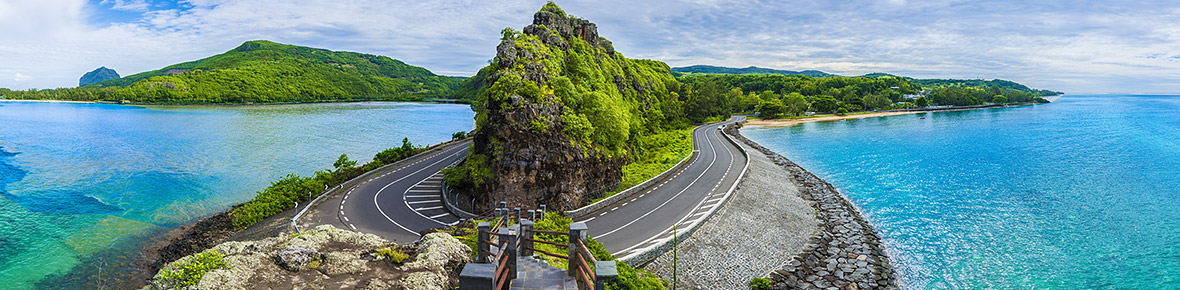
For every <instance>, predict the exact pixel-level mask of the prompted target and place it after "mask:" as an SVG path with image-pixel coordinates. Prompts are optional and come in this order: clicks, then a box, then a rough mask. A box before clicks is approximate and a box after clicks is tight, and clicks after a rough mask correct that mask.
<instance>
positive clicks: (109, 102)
mask: <svg viewBox="0 0 1180 290" xmlns="http://www.w3.org/2000/svg"><path fill="white" fill-rule="evenodd" d="M443 100H446V99H355V100H352V99H350V100H339V101H313V102H285V103H121V102H111V101H72V100H14V99H0V103H4V102H31V103H37V102H43V103H70V104H110V105H124V106H280V105H311V104H337V103H368V102H389V103H429V104H469V103H466V102H462V101H459V100H451V101H443Z"/></svg>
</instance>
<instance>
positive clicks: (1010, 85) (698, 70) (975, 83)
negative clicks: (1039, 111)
mask: <svg viewBox="0 0 1180 290" xmlns="http://www.w3.org/2000/svg"><path fill="white" fill-rule="evenodd" d="M672 71H673V72H678V73H682V75H678V77H685V76H689V75H691V74H778V75H805V76H809V77H814V78H825V77H839V75H834V74H829V73H826V72H822V71H817V70H804V71H791V70H778V69H771V68H761V67H756V66H751V67H746V68H732V67H722V66H711V65H694V66H686V67H674V68H672ZM860 77H862V78H880V77H896V78H902V79H906V80H909V81H910V82H913V83H915V84H917V85H919V86H922V87H923V88H928V89H936V88H980V89H986V88H990V87H996V88H1002V89H1010V90H1016V91H1021V92H1028V93H1031V94H1033V95H1035V96H1054V95H1060V94H1064V93H1062V92H1057V91H1051V90H1040V89H1033V88H1029V87H1028V86H1025V85H1022V84H1020V83H1017V82H1014V81H1009V80H1001V79H993V80H981V79H964V80H960V79H915V78H911V77H906V76H897V75H892V74H887V73H879V72H878V73H870V74H866V75H862V76H860Z"/></svg>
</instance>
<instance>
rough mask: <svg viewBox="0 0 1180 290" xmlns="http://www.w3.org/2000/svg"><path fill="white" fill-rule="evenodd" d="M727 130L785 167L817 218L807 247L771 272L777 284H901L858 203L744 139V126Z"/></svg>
mask: <svg viewBox="0 0 1180 290" xmlns="http://www.w3.org/2000/svg"><path fill="white" fill-rule="evenodd" d="M899 113H901V112H899ZM907 113H908V112H907ZM903 114H905V113H903ZM726 131H728V133H730V134H732V135H733V136H734V137H736V139H738V140H740V141H741V142H743V143H745V144H746V145H748V146H750V147H752V148H754V149H755V150H756V151H758V152H761V153H762V154H764V155H765V156H766V157H767V158H769V159H770V160H771V161H773V162H774V164H775V165H778V166H779V168H781V169H782V170H784V171H786V172H787V173H788V175H789V176H790V179H791V180H790V181H791V182H792V183H794V185H795V186H796V187H797V189H798V193H799V196H800V197H802V198H803V199H805V200H807V201H809V202H811V205H812V207H813V209H814V210H815V212H814V217H815V219H816V220H817V221H818V222H819V230H818V231H816V232H815V233H813V234H812V235H811V236H810V237H809V238H808V241H807V243H806V244H805V245H804V246H803V250H802V251H801V252H798V253H794V255H793V256H792V257H791V258H790V259H789V260H787V261H784V263H783V264H782V266H780V267H778V268H779V269H777V270H774V271H771V272H770V273H769V276H770V279H771V281H772V282H773V283H774V288H775V289H826V288H827V289H830V288H829V287H835V288H837V289H898V288H899V282H898V279H897V277H896V276H895V275H894V271H893V264H892V262H891V261H892V259H891V258H890V257H889V255H888V254H887V251H886V250H885V248H884V245H883V244H882V242H881V238H880V237H879V236H878V235H877V231H876V229H875V228H874V227H873V226H872V224H870V223H869V222H868V220H866V219H865V218H864V215H863V214H862V213H861V211H860V209H859V208H858V207H856V205H855V204H853V203H852V202H850V201H849V200H848V199H847V198H846V197H845V196H844V195H843V194H842V193H840V191H839V190H837V189H836V188H835V187H834V186H832V185H831V184H829V183H828V182H827V181H824V180H823V179H822V178H819V177H818V176H816V175H815V174H812V173H811V172H810V171H807V169H804V168H802V167H800V166H799V165H797V164H795V163H794V162H792V161H790V160H788V159H787V158H786V157H783V156H782V155H779V154H778V153H776V152H774V151H771V150H770V149H768V148H766V147H763V146H762V145H760V144H758V143H757V142H754V141H753V140H750V139H749V138H746V137H745V136H743V135H742V134H741V130H740V128H730V129H727V130H726Z"/></svg>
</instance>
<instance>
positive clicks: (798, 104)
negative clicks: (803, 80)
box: [783, 93, 807, 116]
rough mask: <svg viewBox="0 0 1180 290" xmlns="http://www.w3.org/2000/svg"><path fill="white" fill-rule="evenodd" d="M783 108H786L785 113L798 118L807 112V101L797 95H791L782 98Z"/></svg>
mask: <svg viewBox="0 0 1180 290" xmlns="http://www.w3.org/2000/svg"><path fill="white" fill-rule="evenodd" d="M783 106H784V107H786V108H785V109H786V113H789V114H791V115H795V116H799V115H802V114H803V112H805V111H807V99H805V98H803V95H801V94H799V93H791V94H789V95H786V96H784V97H783Z"/></svg>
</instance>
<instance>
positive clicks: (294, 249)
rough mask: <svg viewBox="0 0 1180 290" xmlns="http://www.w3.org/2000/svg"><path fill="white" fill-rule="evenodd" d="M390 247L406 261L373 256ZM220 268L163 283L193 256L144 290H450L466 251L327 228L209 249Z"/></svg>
mask: <svg viewBox="0 0 1180 290" xmlns="http://www.w3.org/2000/svg"><path fill="white" fill-rule="evenodd" d="M381 248H391V249H396V250H398V251H401V252H402V253H405V254H408V255H409V258H407V259H406V260H404V261H402V262H401V263H394V262H392V261H390V260H388V259H385V258H383V257H382V256H379V255H375V254H374V253H376V252H377V250H378V249H381ZM211 250H212V251H216V252H217V253H218V254H220V255H223V256H224V258H222V261H224V262H225V265H224V266H221V267H217V268H215V269H213V270H210V271H208V272H207V273H205V274H204V276H202V277H201V278H200V280H198V281H197V282H196V284H195V285H192V286H187V287H186V286H179V283H177V282H176V281H172V280H170V279H168V278H165V275H164V274H163V273H165V272H168V271H177V270H179V268H180V267H181V265H183V264H186V263H190V262H192V261H194V259H196V257H195V256H196V255H192V256H186V257H183V258H180V259H179V260H177V261H176V262H173V263H170V264H168V265H166V266H164V268H163V269H161V271H160V273H158V274H156V276H155V277H153V278H152V283H151V284H150V285H148V286H147V287H145V288H143V289H144V290H155V289H177V288H180V289H295V288H299V289H305V288H307V289H342V288H348V289H440V290H441V289H451V288H453V287H454V285H455V283H456V282H457V279H458V275H459V270H460V268H461V267H462V265H463V264H464V263H466V262H468V261H469V260H470V258H469V256H470V249H469V248H467V246H466V245H463V243H462V242H460V241H459V240H456V239H455V238H454V237H452V236H451V235H448V234H445V233H434V234H428V235H426V236H424V237H423V238H422V239H421V240H420V241H419V242H418V244H416V245H405V246H399V245H395V244H392V243H390V242H389V241H386V240H384V239H381V238H380V237H377V236H376V235H372V234H362V233H357V232H352V231H348V230H342V229H337V228H334V227H332V226H319V227H316V228H315V229H314V230H312V231H308V232H305V233H301V234H291V235H283V236H279V237H272V238H266V239H263V240H258V241H246V242H241V241H233V242H225V243H222V244H219V245H217V246H215V247H213V248H212V249H211Z"/></svg>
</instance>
